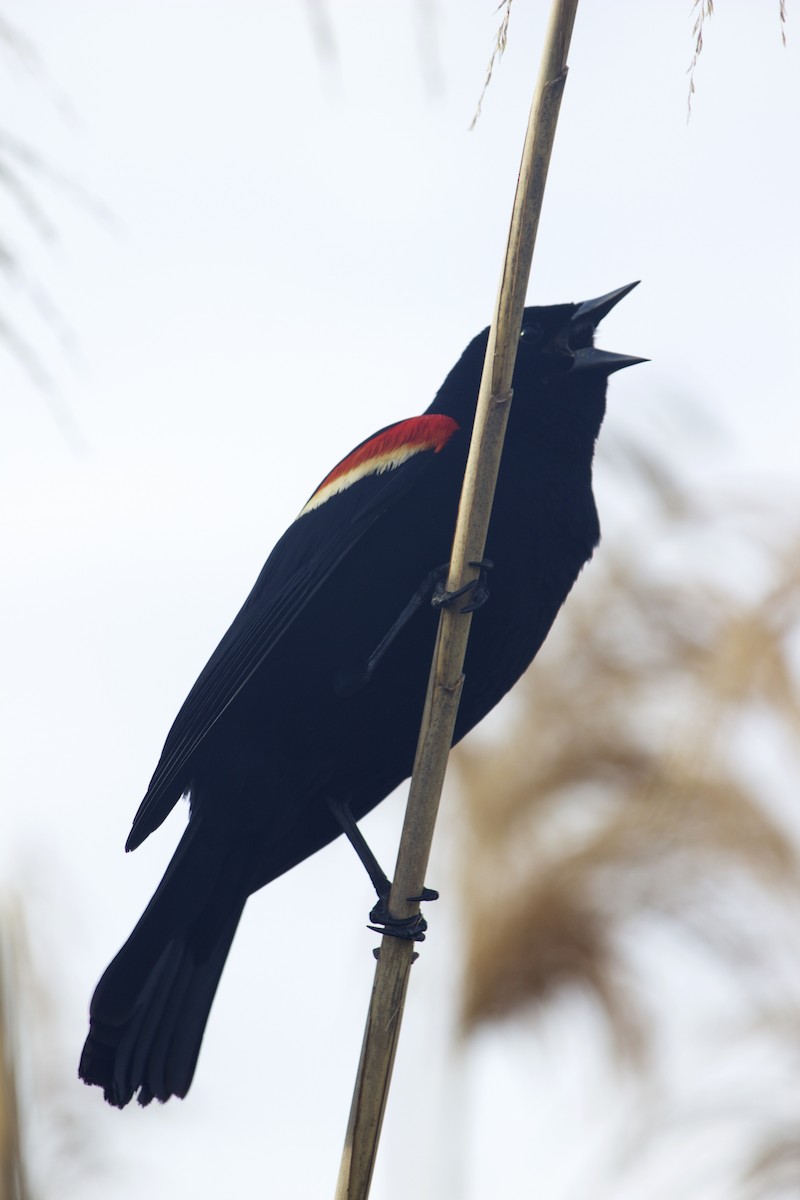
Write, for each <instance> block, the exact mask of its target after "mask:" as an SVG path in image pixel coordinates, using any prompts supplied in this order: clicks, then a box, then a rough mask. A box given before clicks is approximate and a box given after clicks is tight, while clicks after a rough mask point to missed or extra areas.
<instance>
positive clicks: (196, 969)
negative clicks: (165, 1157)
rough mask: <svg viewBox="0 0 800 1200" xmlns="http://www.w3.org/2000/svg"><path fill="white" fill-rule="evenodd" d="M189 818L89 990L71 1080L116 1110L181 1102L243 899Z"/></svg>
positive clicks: (241, 866)
mask: <svg viewBox="0 0 800 1200" xmlns="http://www.w3.org/2000/svg"><path fill="white" fill-rule="evenodd" d="M201 825H202V818H201V819H200V820H196V819H192V821H190V823H189V826H188V828H187V830H186V832H185V834H184V836H183V839H182V841H181V843H180V845H179V846H178V848H177V850H176V851H175V855H174V857H173V859H172V862H171V863H170V865H169V867H168V868H167V872H166V874H165V876H164V878H163V880H162V881H161V883H160V885H159V887H158V889H157V891H156V893H155V895H154V896H153V898H152V900H151V901H150V903H149V905H148V906H147V908H146V909H145V912H144V914H143V915H142V918H141V920H140V921H139V923H138V925H137V926H136V928H135V929H134V931H133V933H132V934H131V936H130V937H129V938H128V940H127V942H126V943H125V945H124V946H123V947H122V949H121V950H120V952H119V954H118V955H117V956H116V958H115V959H114V960H113V961H112V963H111V964H110V966H109V967H108V968H107V970H106V972H105V974H104V975H103V977H102V979H101V980H100V982H99V983H98V985H97V988H96V990H95V993H94V996H93V997H92V1004H91V1010H90V1028H89V1036H88V1037H87V1039H86V1044H85V1045H84V1048H83V1054H82V1055H81V1061H80V1066H79V1068H78V1074H79V1075H80V1077H81V1079H83V1080H84V1081H85V1082H86V1083H94V1084H98V1085H99V1086H100V1087H102V1089H103V1093H104V1095H105V1098H106V1100H108V1102H109V1103H110V1104H113V1105H116V1107H117V1108H124V1106H125V1105H126V1104H127V1103H128V1101H129V1100H130V1099H131V1098H132V1096H133V1095H134V1093H135V1092H136V1091H138V1093H139V1095H138V1100H139V1103H140V1104H149V1103H150V1101H151V1100H152V1099H153V1098H154V1097H155V1098H156V1099H157V1100H162V1101H163V1100H168V1099H169V1097H170V1096H185V1095H186V1093H187V1091H188V1090H189V1085H190V1084H191V1082H192V1076H193V1075H194V1070H195V1066H196V1065H197V1056H198V1054H199V1053H200V1043H201V1042H202V1040H203V1033H204V1030H205V1026H206V1021H207V1020H208V1014H209V1011H210V1009H211V1004H212V1001H213V999H214V994H215V992H216V990H217V984H218V983H219V979H220V975H221V974H222V968H223V967H224V965H225V960H226V958H227V956H228V951H229V950H230V946H231V942H232V941H233V935H234V933H235V932H236V926H237V925H238V923H239V918H240V917H241V915H242V910H243V908H244V905H245V901H246V899H247V894H248V888H247V886H246V881H247V879H248V872H247V865H248V864H247V863H246V862H245V861H243V851H242V849H241V847H239V848H234V849H232V850H231V852H230V853H229V854H227V855H226V854H224V853H222V852H221V848H220V845H219V843H218V842H217V843H215V842H214V840H213V839H211V838H209V837H207V836H204V831H203V830H202V829H201V828H199V827H200V826H201Z"/></svg>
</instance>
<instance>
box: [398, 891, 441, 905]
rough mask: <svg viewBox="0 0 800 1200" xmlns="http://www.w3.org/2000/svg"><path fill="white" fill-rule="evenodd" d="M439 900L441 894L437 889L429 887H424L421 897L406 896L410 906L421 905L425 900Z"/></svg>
mask: <svg viewBox="0 0 800 1200" xmlns="http://www.w3.org/2000/svg"><path fill="white" fill-rule="evenodd" d="M438 899H439V893H438V892H437V891H436V889H435V888H429V887H424V888H423V889H422V893H421V895H419V896H406V900H407V901H408V903H409V904H417V903H419V904H421V903H422V902H423V900H438Z"/></svg>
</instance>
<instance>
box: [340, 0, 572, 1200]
mask: <svg viewBox="0 0 800 1200" xmlns="http://www.w3.org/2000/svg"><path fill="white" fill-rule="evenodd" d="M577 7H578V0H553V4H552V8H551V12H550V22H549V26H548V30H547V35H546V40H545V47H544V51H543V54H542V62H541V66H540V69H539V78H538V81H537V84H536V89H535V92H534V97H533V104H532V106H531V112H530V117H529V120H528V129H527V132H526V135H525V144H524V147H523V151H522V162H521V165H520V173H519V179H518V181H517V191H516V195H515V197H514V207H513V211H512V216H511V227H510V230H509V235H508V244H507V249H506V256H505V261H504V263H503V270H502V273H501V276H500V286H499V288H498V294H497V300H496V302H495V309H494V316H493V318H492V325H491V329H490V331H489V344H488V346H487V348H486V359H485V361H484V366H483V375H482V377H481V385H480V392H479V395H478V407H477V412H476V416H475V426H474V430H473V434H472V442H471V444H470V451H469V458H468V460H467V467H466V472H465V475H464V485H463V489H462V493H461V501H460V504H459V511H458V520H457V523H456V531H455V537H454V541H453V554H452V558H451V562H450V572H449V576H448V582H447V587H448V589H449V590H454V589H456V588H459V587H461V586H463V584H465V583H467V582H468V581H469V580H471V579H473V578H475V577H476V575H477V572H476V569H475V568H474V567H471V566H470V565H469V564H470V562H473V561H477V560H479V559H481V558H482V557H483V552H484V546H485V543H486V534H487V531H488V528H489V518H490V516H491V509H492V501H493V499H494V490H495V484H496V482H497V474H498V470H499V467H500V456H501V454H502V449H503V439H504V437H505V430H506V424H507V422H508V413H509V408H510V404H511V382H512V378H513V374H514V363H515V361H516V355H517V343H518V341H519V332H520V328H521V325H522V313H523V309H524V307H525V293H526V291H527V287H528V278H529V276H530V269H531V261H532V259H533V247H534V243H535V241H536V231H537V229H538V226H539V215H540V213H541V207H542V198H543V195H544V186H545V181H546V179H547V170H548V167H549V165H550V156H551V152H552V148H553V140H554V137H555V131H556V124H557V121H558V113H559V108H560V106H561V97H562V94H563V91H564V85H565V83H566V78H567V65H566V60H567V52H568V50H569V43H570V39H571V36H572V27H573V24H574V21H575V12H576V9H577ZM470 624H471V614H469V613H461V612H460V611H458V608H457V606H456V607H454V606H452V605H451V606H448V607H447V608H445V609H443V611H442V614H441V618H440V621H439V632H438V636H437V640H436V648H435V650H434V656H433V664H432V668H431V677H430V682H429V684H428V694H427V697H426V700H425V708H424V712H423V716H422V725H421V729H420V736H419V742H418V745H417V754H416V760H415V763H414V774H413V776H412V779H411V790H410V793H409V798H408V806H407V808H406V816H405V823H404V826H403V833H402V837H401V841H400V850H399V853H398V858H397V867H396V870H395V875H394V883H393V886H392V893H391V896H390V899H389V910H390V912H391V913H392V914H393V915H394V916H397V917H408V916H411V915H413V914H414V913H415V912H416V911H418V909H419V905H418V903H416V902H410V901H408V900H407V899H406V897H408V896H418V895H420V894H421V892H422V888H423V885H424V879H425V872H426V870H427V866H428V857H429V855H430V848H431V842H432V840H433V829H434V824H435V821H436V813H437V811H438V807H439V797H440V795H441V790H442V784H443V782H444V774H445V769H446V766H447V758H448V755H449V753H450V746H451V743H452V740H453V729H454V726H455V720H456V714H457V712H458V703H459V700H460V697H461V690H462V687H463V684H464V675H463V666H464V655H465V652H466V648H467V638H468V636H469V630H470ZM413 957H414V943H412V942H407V941H402V940H401V939H399V938H395V937H390V936H384V938H383V940H382V942H381V948H380V954H379V957H378V965H377V968H376V971H375V979H374V982H373V987H372V997H371V1001H370V1007H369V1013H368V1015H367V1024H366V1029H365V1032H364V1042H363V1045H362V1049H361V1060H360V1063H359V1067H358V1074H357V1077H356V1084H355V1090H354V1093H353V1101H352V1107H351V1110H350V1120H349V1122H348V1127H347V1134H346V1137H345V1146H344V1152H343V1155H342V1162H341V1167H340V1171H339V1180H338V1183H337V1188H336V1200H366V1198H367V1196H368V1195H369V1189H370V1183H371V1180H372V1172H373V1168H374V1164H375V1157H376V1154H377V1149H378V1140H379V1138H380V1131H381V1124H382V1122H383V1114H384V1110H385V1107H386V1099H387V1096H388V1093H389V1084H390V1080H391V1073H392V1067H393V1064H394V1055H395V1050H396V1048H397V1039H398V1036H399V1033H400V1022H401V1018H402V1012H403V1005H404V1003H405V995H406V989H407V987H408V976H409V971H410V969H411V963H412V960H413Z"/></svg>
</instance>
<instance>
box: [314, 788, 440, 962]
mask: <svg viewBox="0 0 800 1200" xmlns="http://www.w3.org/2000/svg"><path fill="white" fill-rule="evenodd" d="M327 801H328V807H329V808H330V810H331V812H332V813H333V815H334V817H335V818H336V820H337V821H338V822H339V824H340V825H341V827H342V830H343V832H344V833H345V835H346V836H347V840H348V841H349V842H350V845H351V846H352V847H353V849H354V850H355V852H356V854H357V855H358V857H359V858H360V859H361V862H362V863H363V864H364V867H365V869H366V872H367V874H368V875H369V877H370V879H371V880H372V886H373V887H374V888H375V891H376V892H377V893H378V903H377V904H376V905H375V907H374V908H373V909H372V912H371V913H370V914H369V919H370V921H375V923H376V924H375V925H370V926H369V928H370V929H373V930H374V931H375V932H376V933H388V934H390V935H391V936H392V937H399V938H405V939H407V940H408V941H413V942H421V941H424V939H425V930H426V929H427V928H428V922H427V921H426V920H425V918H424V917H423V916H422V913H414V915H413V916H411V917H393V916H392V914H391V913H390V912H389V893H390V892H391V890H392V884H391V881H390V880H389V878H388V876H387V875H386V872H385V871H384V870H383V869H382V868H381V865H380V863H379V862H378V860H377V858H376V857H375V855H374V854H373V853H372V851H371V850H370V848H369V845H368V843H367V839H366V838H365V837H364V835H363V833H362V832H361V830H360V829H359V828H358V825H357V823H356V819H355V817H354V816H353V814H352V812H351V811H350V807H349V805H348V804H347V803H345V801H343V800H338V799H334V797H333V796H328V797H327ZM438 899H439V893H438V892H436V891H434V889H433V888H427V887H426V888H423V889H422V894H421V895H420V896H409V897H408V900H409V901H414V900H419V901H422V900H438Z"/></svg>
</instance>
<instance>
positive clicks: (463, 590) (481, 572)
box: [431, 558, 494, 613]
mask: <svg viewBox="0 0 800 1200" xmlns="http://www.w3.org/2000/svg"><path fill="white" fill-rule="evenodd" d="M469 565H470V566H471V567H477V568H478V577H477V579H471V580H470V581H469V583H465V584H464V586H463V587H460V588H456V589H455V591H453V592H448V591H446V589H445V581H444V579H439V581H438V582H437V584H436V586H435V587H434V589H433V595H432V596H431V604H432V605H433V607H434V608H444V607H445V606H446V605H448V604H452V603H453V601H454V600H457V599H458V598H459V596H465V595H466V594H467V592H472V599H471V600H470V602H469V604H465V605H464V607H463V608H462V609H461V610H460V611H461V612H462V613H472V612H477V610H478V609H479V608H482V607H483V605H484V604H485V603H486V601H487V600H488V599H489V594H490V593H489V585H488V583H487V582H486V575H487V572H489V571H491V570H492V569H493V568H494V563H493V562H492V560H491V559H490V558H481V559H479V560H478V561H477V562H470V564H469Z"/></svg>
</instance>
